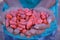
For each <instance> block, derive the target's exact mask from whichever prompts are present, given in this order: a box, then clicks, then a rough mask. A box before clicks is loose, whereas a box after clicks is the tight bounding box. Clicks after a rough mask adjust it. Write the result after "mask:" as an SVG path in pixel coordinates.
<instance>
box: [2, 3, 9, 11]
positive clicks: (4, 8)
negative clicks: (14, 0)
mask: <svg viewBox="0 0 60 40" xmlns="http://www.w3.org/2000/svg"><path fill="white" fill-rule="evenodd" d="M8 8H9V6H8V4H7V3H4V6H3V11H5V10H6V9H8Z"/></svg>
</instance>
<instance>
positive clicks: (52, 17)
mask: <svg viewBox="0 0 60 40" xmlns="http://www.w3.org/2000/svg"><path fill="white" fill-rule="evenodd" d="M54 19H55V18H54V16H50V17H48V18H47V21H48V23H49V24H50V23H51V22H52V21H53V20H54Z"/></svg>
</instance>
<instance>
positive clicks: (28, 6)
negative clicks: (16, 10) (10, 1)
mask: <svg viewBox="0 0 60 40" xmlns="http://www.w3.org/2000/svg"><path fill="white" fill-rule="evenodd" d="M36 1H37V2H38V0H36ZM30 2H31V1H30ZM34 2H35V1H34ZM37 2H36V3H34V4H33V5H34V6H36V5H37V4H38V3H37ZM21 4H22V6H23V7H27V8H33V7H34V6H33V5H31V4H29V5H28V4H26V3H25V1H24V0H21ZM35 4H36V5H35ZM4 5H5V6H4V10H6V8H8V6H7V4H4ZM50 10H52V11H53V12H54V15H55V17H57V9H56V4H55V5H54V6H53V7H51V8H50ZM3 28H4V33H5V34H7V35H9V36H11V37H13V38H14V37H15V38H19V39H22V38H23V39H27V38H26V37H21V36H20V35H15V36H14V35H13V34H11V33H9V32H8V31H7V30H6V28H5V26H4V25H3ZM56 29H57V21H56V20H55V21H54V22H52V23H51V24H50V28H48V29H46V30H45V32H44V33H42V34H40V35H35V36H32V37H31V38H29V39H35V38H36V39H37V38H40V37H46V36H48V35H50V34H51V33H52V32H53V31H55V30H56Z"/></svg>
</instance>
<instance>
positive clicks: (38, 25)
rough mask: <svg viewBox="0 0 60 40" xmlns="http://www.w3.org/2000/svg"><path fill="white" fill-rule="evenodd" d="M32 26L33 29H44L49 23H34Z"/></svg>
mask: <svg viewBox="0 0 60 40" xmlns="http://www.w3.org/2000/svg"><path fill="white" fill-rule="evenodd" d="M34 28H35V29H39V30H44V29H46V28H49V24H48V25H46V24H36V25H35V26H34Z"/></svg>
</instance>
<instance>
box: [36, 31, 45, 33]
mask: <svg viewBox="0 0 60 40" xmlns="http://www.w3.org/2000/svg"><path fill="white" fill-rule="evenodd" d="M44 31H45V30H37V31H36V34H42V33H43V32H44Z"/></svg>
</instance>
